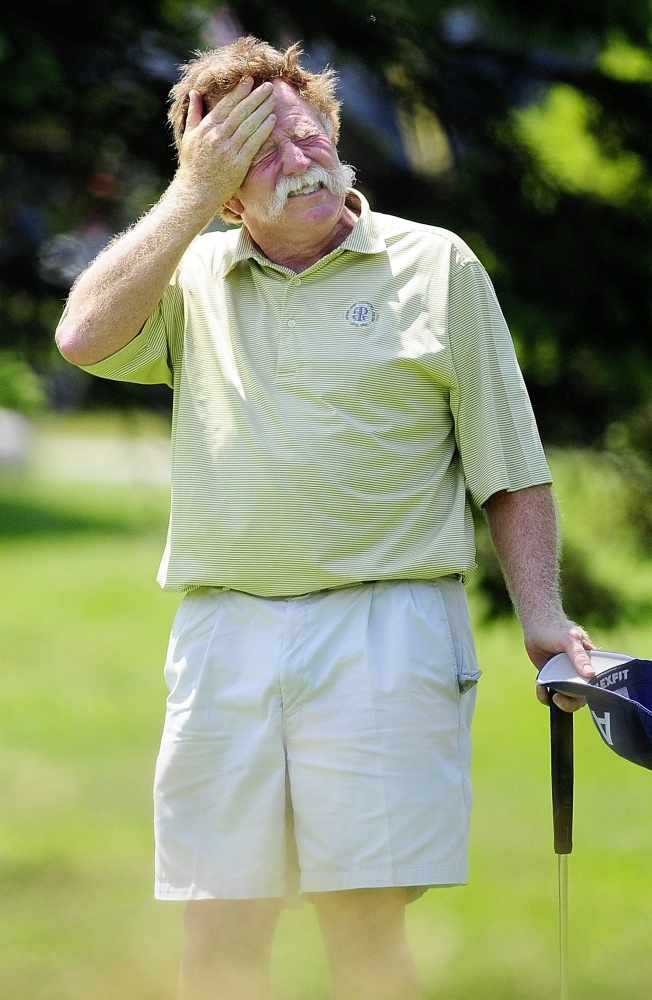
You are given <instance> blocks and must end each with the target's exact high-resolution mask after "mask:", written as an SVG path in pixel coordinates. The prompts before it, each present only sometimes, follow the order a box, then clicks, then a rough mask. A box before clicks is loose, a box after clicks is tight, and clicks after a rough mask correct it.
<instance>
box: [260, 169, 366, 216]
mask: <svg viewBox="0 0 652 1000" xmlns="http://www.w3.org/2000/svg"><path fill="white" fill-rule="evenodd" d="M313 184H322V185H323V186H324V187H325V188H328V190H329V191H330V192H331V194H333V195H335V197H336V198H343V197H344V195H345V194H346V192H347V189H348V188H350V187H353V185H354V184H355V167H352V166H351V165H350V164H349V163H339V164H338V165H337V166H336V167H332V168H331V169H328V168H327V167H323V166H321V164H319V163H313V164H311V166H309V167H308V169H307V170H306V171H305V173H303V174H301V176H300V177H296V176H291V177H279V179H278V181H277V183H276V188H275V189H274V194H273V195H272V196H271V198H270V199H269V201H268V203H267V205H266V206H265V209H266V211H265V216H266V218H267V219H268V220H269V221H275V220H276V219H278V218H280V216H281V214H282V212H283V209H284V208H285V206H286V204H287V200H288V198H289V197H290V195H292V194H294V193H295V192H297V191H302V190H303V189H304V188H306V187H309V186H311V185H313Z"/></svg>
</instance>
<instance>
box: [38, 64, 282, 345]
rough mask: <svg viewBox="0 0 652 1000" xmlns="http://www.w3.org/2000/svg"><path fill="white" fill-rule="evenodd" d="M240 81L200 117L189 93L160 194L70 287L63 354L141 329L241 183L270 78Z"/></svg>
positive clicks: (267, 112)
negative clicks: (256, 83)
mask: <svg viewBox="0 0 652 1000" xmlns="http://www.w3.org/2000/svg"><path fill="white" fill-rule="evenodd" d="M251 87H252V82H251V81H248V82H246V83H245V82H244V81H242V82H241V83H239V84H238V86H237V87H235V88H234V89H233V90H232V91H231V92H230V93H229V94H227V95H226V97H224V98H222V100H221V101H219V102H218V103H217V104H216V105H215V107H214V108H213V109H212V110H211V111H210V112H209V113H208V114H207V115H205V116H202V99H201V95H200V94H199V93H198V92H197V91H192V92H191V94H190V106H189V111H188V119H187V123H186V129H185V132H184V136H183V139H182V142H181V148H180V152H179V169H178V170H177V173H176V174H175V177H174V179H173V180H172V182H171V184H170V186H169V187H168V189H167V191H166V192H165V194H164V195H163V197H162V198H161V199H160V201H159V202H158V203H157V204H156V205H155V206H154V207H153V208H152V209H151V210H150V211H149V212H148V213H147V215H145V216H144V217H143V218H142V219H141V220H140V221H139V222H137V223H136V225H135V226H133V227H132V228H131V229H129V230H127V232H126V233H124V234H123V235H122V236H119V237H118V238H117V239H115V240H114V241H113V242H112V243H110V244H109V246H108V247H107V248H106V249H105V250H104V251H102V253H101V254H100V255H99V256H98V257H97V258H96V259H95V260H94V261H93V262H92V263H91V264H90V265H89V267H88V268H87V269H86V270H85V271H84V273H83V274H82V275H81V276H80V277H79V279H78V280H77V282H76V283H75V285H74V286H73V288H72V291H71V293H70V296H69V299H68V303H67V305H66V309H65V311H64V314H63V316H62V317H61V320H60V322H59V326H58V328H57V333H56V341H57V345H58V347H59V350H60V351H61V353H62V354H63V356H64V357H65V358H67V359H68V361H71V362H72V363H73V364H78V365H92V364H95V363H96V362H98V361H103V360H104V359H105V358H108V357H109V356H110V355H111V354H115V352H116V351H119V350H120V349H121V348H122V347H125V346H126V344H128V343H129V342H130V341H131V340H133V339H134V337H136V336H137V335H138V333H139V332H140V331H141V329H142V328H143V325H144V324H145V321H146V320H147V318H148V316H149V315H150V314H151V313H152V312H153V310H154V309H155V308H156V306H157V305H158V303H159V302H160V300H161V299H162V297H163V295H164V293H165V290H166V288H167V286H168V284H169V282H170V279H171V278H172V275H173V274H174V271H175V269H176V268H177V266H178V264H179V261H180V260H181V258H182V256H183V254H184V253H185V251H186V250H187V248H188V246H189V245H190V243H191V242H192V240H193V239H194V238H195V236H198V235H199V233H200V232H201V231H202V229H203V228H204V227H205V226H206V225H207V224H208V223H209V222H210V220H211V219H212V218H213V216H214V215H215V213H216V211H217V210H218V208H219V207H220V206H221V205H223V204H224V203H225V202H226V201H228V199H229V198H230V197H231V196H232V195H233V194H234V193H235V191H237V190H238V188H239V187H240V185H241V184H242V182H243V180H244V178H245V176H246V174H247V171H248V169H249V166H250V164H251V161H252V159H253V157H254V156H255V154H256V153H257V152H258V150H259V149H260V147H261V146H262V144H263V142H264V141H265V140H266V139H267V137H268V136H269V135H270V133H271V131H272V129H273V128H274V123H275V118H274V115H273V114H271V111H272V108H273V106H274V101H275V98H274V95H273V92H272V87H271V84H262V85H261V86H260V87H258V88H256V90H253V91H252V89H251Z"/></svg>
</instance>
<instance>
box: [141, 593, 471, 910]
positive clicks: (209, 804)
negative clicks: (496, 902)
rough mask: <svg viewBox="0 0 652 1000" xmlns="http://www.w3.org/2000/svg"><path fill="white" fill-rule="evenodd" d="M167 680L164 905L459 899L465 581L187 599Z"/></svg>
mask: <svg viewBox="0 0 652 1000" xmlns="http://www.w3.org/2000/svg"><path fill="white" fill-rule="evenodd" d="M165 676H166V681H167V684H168V688H169V692H170V693H169V698H168V701H167V714H166V719H165V729H164V733H163V738H162V742H161V749H160V753H159V757H158V761H157V767H156V779H155V790H154V798H155V829H156V896H157V897H158V898H159V899H210V898H217V899H246V898H263V897H277V896H280V897H286V898H288V897H293V896H295V895H296V894H298V893H301V892H306V893H309V892H323V891H331V890H337V889H355V888H370V887H377V886H410V887H414V888H413V892H412V895H413V896H416V895H418V894H419V892H420V891H422V890H423V888H425V887H428V886H433V885H456V884H460V883H463V882H465V881H466V877H467V833H468V825H469V816H470V808H471V787H470V779H469V768H470V759H471V744H470V726H471V718H472V715H473V707H474V702H475V690H474V685H475V683H476V682H477V679H478V677H479V676H480V671H479V670H478V667H477V663H476V658H475V650H474V644H473V637H472V634H471V628H470V624H469V618H468V609H467V603H466V594H465V591H464V587H463V585H462V584H461V583H460V582H459V581H458V580H457V579H455V578H453V577H446V578H444V579H441V580H436V581H390V582H380V583H364V584H359V585H355V586H351V587H345V588H342V589H338V590H332V591H324V592H319V593H315V594H309V595H307V596H302V597H289V598H264V597H254V596H252V595H249V594H243V593H239V592H237V591H230V590H219V589H213V588H205V589H202V590H199V591H194V592H192V593H191V594H189V595H188V596H187V597H186V598H185V599H184V600H183V601H182V603H181V605H180V607H179V610H178V612H177V615H176V618H175V621H174V625H173V628H172V635H171V638H170V646H169V651H168V656H167V661H166V665H165Z"/></svg>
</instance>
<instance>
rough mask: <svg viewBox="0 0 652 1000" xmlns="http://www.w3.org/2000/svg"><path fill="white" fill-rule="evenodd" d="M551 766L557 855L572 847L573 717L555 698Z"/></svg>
mask: <svg viewBox="0 0 652 1000" xmlns="http://www.w3.org/2000/svg"><path fill="white" fill-rule="evenodd" d="M551 695H552V692H551ZM550 767H551V778H552V821H553V830H554V836H555V854H570V853H571V851H572V850H573V716H572V714H571V713H570V712H563V711H562V709H561V708H558V707H557V705H555V704H554V702H553V701H552V699H551V701H550Z"/></svg>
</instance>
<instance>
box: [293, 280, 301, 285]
mask: <svg viewBox="0 0 652 1000" xmlns="http://www.w3.org/2000/svg"><path fill="white" fill-rule="evenodd" d="M292 284H293V285H300V284H301V278H293V279H292Z"/></svg>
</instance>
